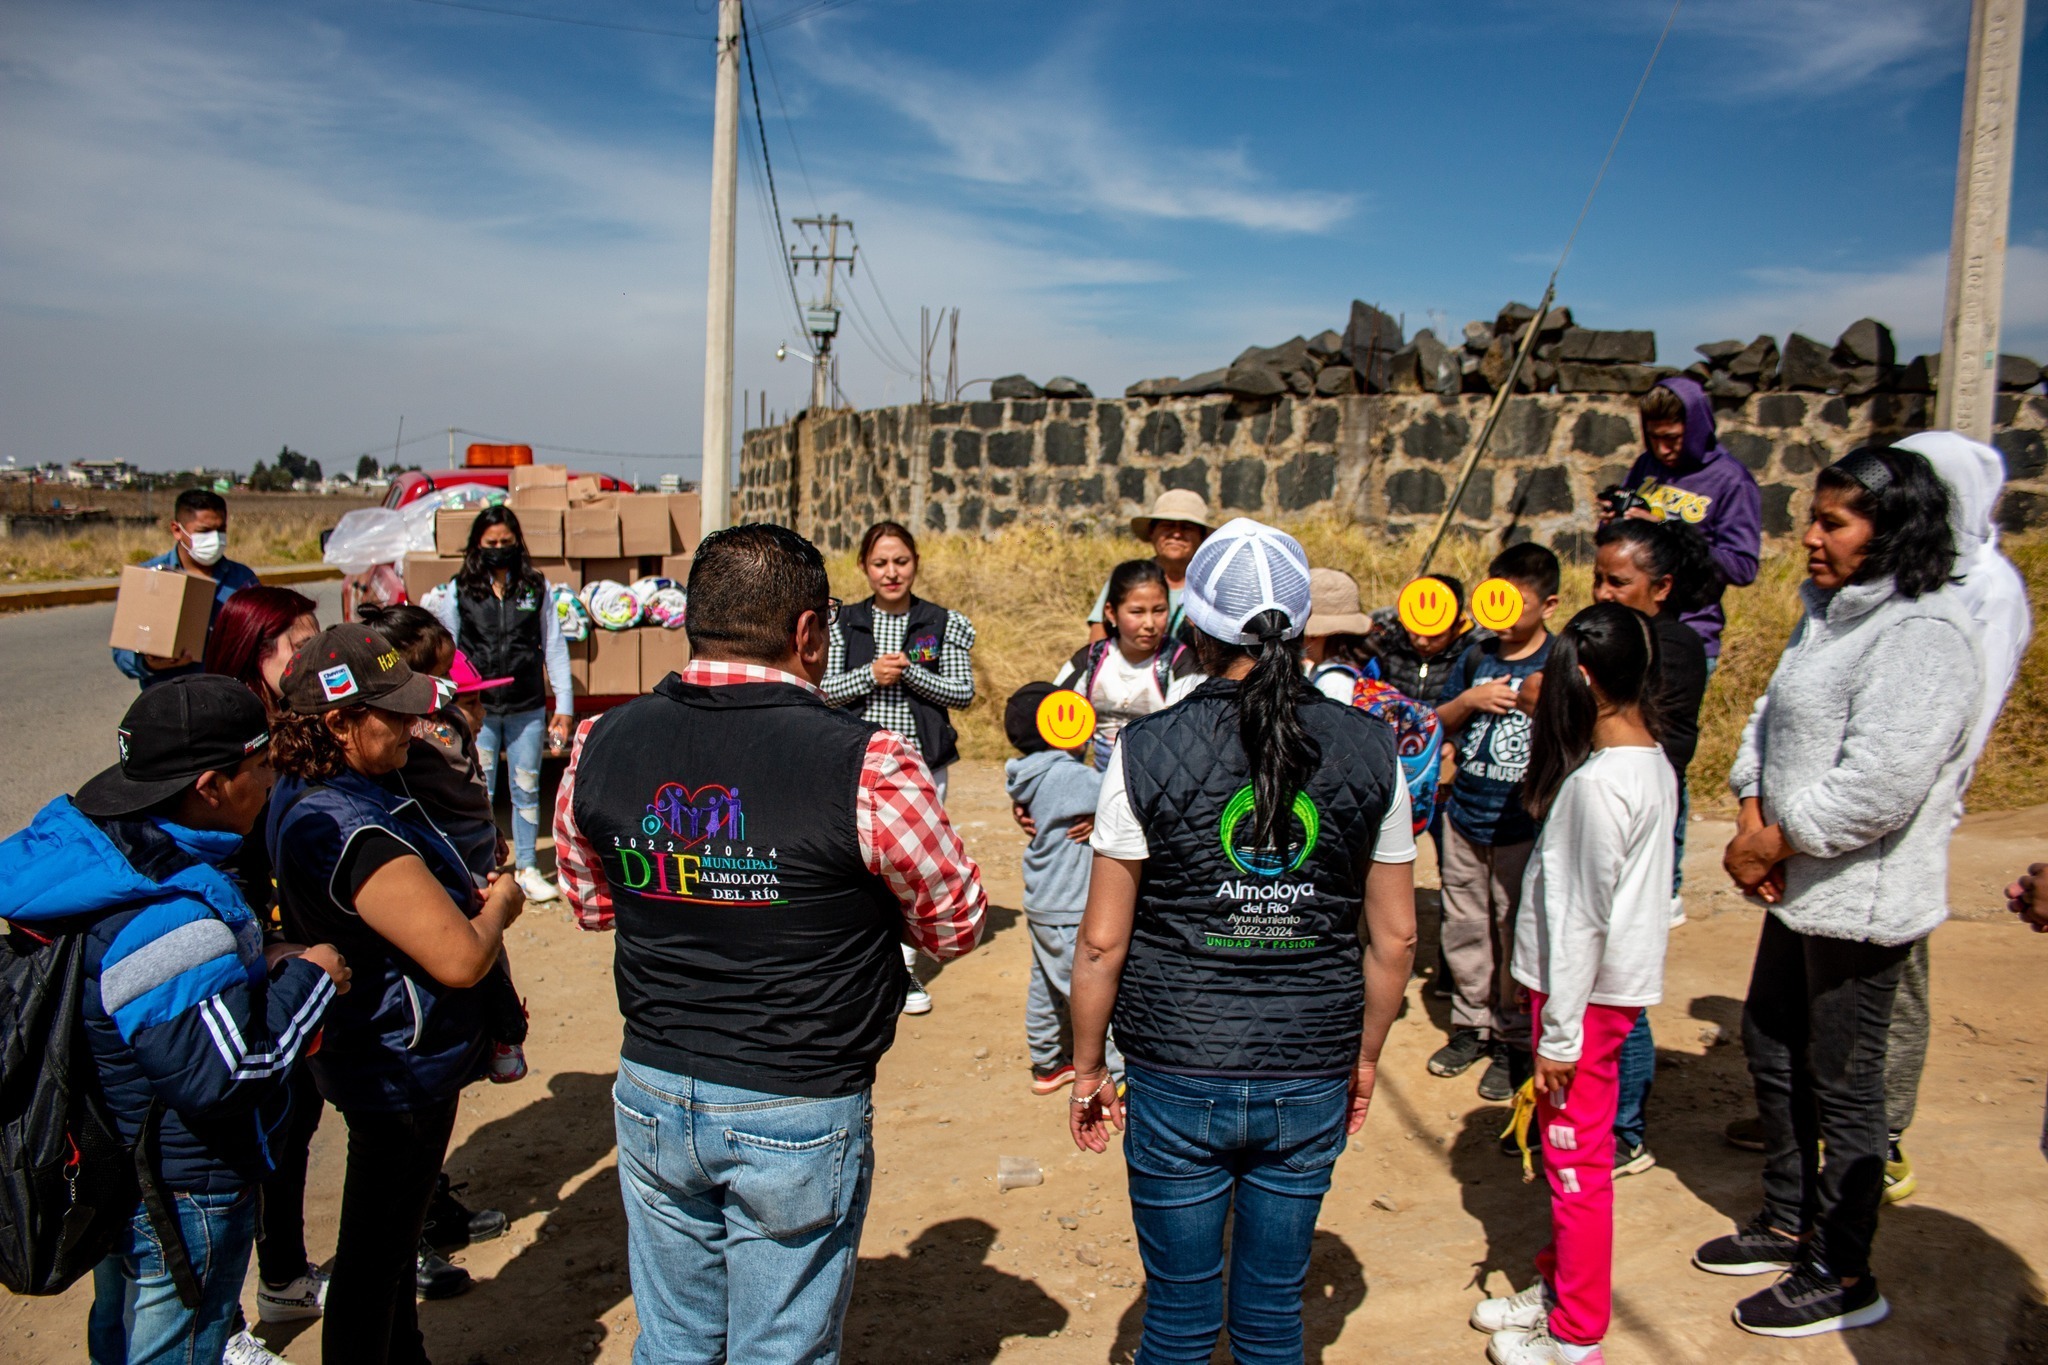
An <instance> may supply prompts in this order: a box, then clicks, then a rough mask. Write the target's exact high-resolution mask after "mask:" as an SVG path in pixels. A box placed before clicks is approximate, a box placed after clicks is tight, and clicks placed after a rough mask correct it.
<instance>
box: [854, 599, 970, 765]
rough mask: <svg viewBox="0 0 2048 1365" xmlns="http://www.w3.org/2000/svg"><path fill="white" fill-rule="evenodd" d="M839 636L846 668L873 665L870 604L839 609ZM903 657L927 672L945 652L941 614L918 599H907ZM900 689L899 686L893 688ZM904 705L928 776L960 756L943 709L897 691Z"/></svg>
mask: <svg viewBox="0 0 2048 1365" xmlns="http://www.w3.org/2000/svg"><path fill="white" fill-rule="evenodd" d="M839 637H840V639H841V640H843V641H844V642H845V644H846V666H847V668H848V669H855V668H865V667H866V666H867V665H869V664H871V663H873V662H874V661H875V599H874V598H872V597H870V598H869V599H868V600H867V601H865V602H854V603H851V604H849V605H847V606H844V607H841V608H840V609H839ZM903 652H904V653H905V654H908V655H909V656H910V661H911V662H912V663H913V664H917V665H919V666H921V667H924V668H929V669H930V670H932V672H934V673H936V672H938V671H939V660H940V659H941V658H942V657H944V655H945V652H946V609H945V608H944V607H942V606H939V605H938V604H937V603H936V602H927V601H925V600H924V599H923V598H922V597H917V596H913V597H912V598H911V599H910V620H909V621H907V622H906V623H905V624H904V627H903ZM897 686H898V687H902V686H903V685H902V684H901V683H898V684H897ZM903 695H904V697H905V698H906V699H907V700H908V701H909V702H910V714H911V716H912V717H913V718H914V719H915V720H916V722H917V734H916V735H915V736H913V738H915V739H916V740H917V751H918V753H920V754H922V755H923V756H924V765H925V766H926V767H927V768H930V769H931V770H932V771H933V772H937V771H938V770H939V769H941V768H943V767H945V766H946V765H947V764H949V763H951V762H953V760H955V759H957V758H959V757H960V748H959V742H958V736H956V735H955V734H954V733H953V717H952V715H951V714H950V713H949V712H948V711H947V710H946V708H945V707H943V706H934V705H933V704H932V703H930V702H928V701H926V700H925V699H924V698H923V697H920V696H918V695H917V693H915V692H913V691H911V690H910V689H909V688H907V687H904V688H903Z"/></svg>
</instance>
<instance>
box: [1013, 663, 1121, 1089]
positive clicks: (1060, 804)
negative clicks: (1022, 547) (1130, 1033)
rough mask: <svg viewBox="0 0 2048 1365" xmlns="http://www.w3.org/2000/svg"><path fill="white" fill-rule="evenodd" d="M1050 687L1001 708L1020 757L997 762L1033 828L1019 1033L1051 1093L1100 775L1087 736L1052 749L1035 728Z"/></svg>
mask: <svg viewBox="0 0 2048 1365" xmlns="http://www.w3.org/2000/svg"><path fill="white" fill-rule="evenodd" d="M1054 690H1055V689H1054V687H1053V685H1052V684H1051V683H1042V682H1039V683H1026V684H1025V685H1024V686H1023V687H1020V688H1018V689H1017V691H1016V693H1015V694H1014V695H1012V696H1011V698H1010V700H1009V702H1008V704H1007V705H1006V706H1005V707H1004V708H1003V731H1004V733H1005V734H1007V735H1008V736H1009V739H1010V743H1011V744H1013V745H1015V746H1016V748H1017V752H1018V753H1019V754H1021V755H1022V757H1019V758H1013V759H1011V760H1010V761H1009V762H1008V763H1006V764H1004V765H1003V776H1004V785H1005V786H1006V787H1007V788H1008V790H1009V793H1010V799H1011V800H1012V801H1014V802H1016V803H1017V805H1019V806H1021V807H1023V808H1024V811H1025V813H1026V814H1027V815H1028V816H1029V817H1030V819H1031V823H1032V825H1033V827H1034V829H1033V833H1032V836H1031V844H1030V846H1029V847H1028V848H1026V849H1025V850H1024V923H1025V926H1026V928H1028V929H1029V930H1030V933H1031V984H1030V987H1029V989H1028V991H1027V993H1026V995H1025V997H1024V1034H1025V1038H1026V1040H1027V1041H1028V1043H1029V1044H1030V1049H1031V1089H1032V1092H1033V1093H1034V1094H1039V1095H1050V1094H1052V1093H1053V1092H1055V1091H1057V1090H1058V1089H1059V1088H1060V1087H1061V1086H1063V1085H1069V1084H1071V1083H1072V1082H1073V1079H1074V1062H1073V1052H1072V1048H1071V1044H1070V1042H1069V1040H1070V1038H1071V1036H1072V1024H1071V1020H1070V1019H1069V1017H1068V1007H1067V1000H1068V997H1069V995H1070V994H1071V993H1072V989H1073V979H1074V941H1075V939H1076V938H1078V937H1079V935H1080V932H1081V912H1082V911H1083V910H1084V909H1086V908H1087V906H1088V870H1089V867H1090V866H1091V863H1092V861H1093V854H1092V853H1091V852H1090V851H1089V848H1088V834H1089V831H1090V830H1092V829H1093V828H1094V825H1095V796H1096V793H1097V791H1099V790H1100V789H1101V786H1102V774H1100V773H1098V772H1096V771H1095V770H1094V769H1093V768H1091V767H1089V766H1088V765H1087V764H1086V763H1084V762H1082V760H1081V755H1082V754H1083V753H1085V752H1086V751H1087V748H1088V743H1089V739H1090V736H1088V735H1083V736H1082V739H1081V743H1080V744H1079V746H1077V747H1076V748H1073V749H1055V748H1054V747H1052V745H1051V744H1050V743H1048V742H1047V741H1046V739H1045V738H1044V736H1042V735H1041V734H1040V733H1039V730H1038V707H1039V704H1040V703H1041V702H1043V701H1044V700H1045V699H1046V698H1047V697H1049V696H1051V695H1052V694H1053V692H1054ZM1109 1070H1110V1074H1111V1075H1112V1076H1115V1077H1116V1078H1117V1079H1118V1080H1119V1081H1120V1080H1121V1079H1122V1078H1123V1072H1124V1059H1123V1058H1122V1056H1120V1055H1119V1054H1118V1053H1117V1050H1116V1044H1115V1042H1114V1041H1112V1042H1111V1043H1110V1044H1109Z"/></svg>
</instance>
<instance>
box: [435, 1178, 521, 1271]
mask: <svg viewBox="0 0 2048 1365" xmlns="http://www.w3.org/2000/svg"><path fill="white" fill-rule="evenodd" d="M467 1188H468V1186H467V1185H457V1184H454V1183H452V1182H451V1181H450V1180H449V1179H448V1173H447V1172H446V1171H443V1172H442V1173H441V1179H440V1182H439V1183H438V1184H436V1185H435V1186H434V1202H433V1203H431V1204H429V1205H427V1221H426V1225H425V1227H424V1228H422V1230H421V1237H422V1238H423V1239H424V1240H425V1241H426V1243H427V1245H428V1246H432V1247H438V1248H440V1249H441V1250H442V1251H460V1250H462V1248H464V1247H466V1246H468V1245H469V1244H470V1243H471V1242H488V1241H490V1240H491V1239H492V1238H493V1237H496V1236H499V1235H500V1234H502V1233H503V1232H504V1231H505V1225H506V1223H507V1222H508V1221H509V1220H508V1219H507V1218H506V1217H505V1214H504V1212H503V1211H502V1210H500V1209H472V1208H470V1207H469V1206H467V1205H466V1204H464V1203H463V1202H462V1201H461V1200H460V1199H457V1198H456V1197H455V1192H456V1191H457V1190H460V1189H467ZM421 1292H423V1293H424V1292H425V1291H421Z"/></svg>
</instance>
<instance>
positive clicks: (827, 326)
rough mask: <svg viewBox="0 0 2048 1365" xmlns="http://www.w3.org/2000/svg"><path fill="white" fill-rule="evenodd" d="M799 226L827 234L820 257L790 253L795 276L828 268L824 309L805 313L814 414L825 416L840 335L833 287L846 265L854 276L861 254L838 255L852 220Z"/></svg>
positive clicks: (825, 220)
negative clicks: (800, 270)
mask: <svg viewBox="0 0 2048 1365" xmlns="http://www.w3.org/2000/svg"><path fill="white" fill-rule="evenodd" d="M789 221H790V222H792V223H794V224H796V226H798V227H800V228H803V227H814V228H817V229H819V230H820V231H822V232H824V233H825V234H826V237H825V251H824V254H823V255H820V254H819V253H818V249H817V248H816V247H813V248H811V252H810V254H809V255H807V256H806V255H799V254H798V253H797V250H796V248H795V247H791V248H790V250H789V268H790V271H791V273H795V271H796V268H797V266H798V265H799V264H803V263H806V262H808V263H809V265H810V267H811V273H812V274H813V275H815V274H817V273H818V267H819V266H821V265H822V266H824V267H825V302H824V305H823V306H822V307H820V306H819V305H817V304H815V303H814V304H812V305H811V306H810V307H809V308H808V309H806V310H805V312H804V326H805V327H806V328H807V329H809V331H810V334H811V355H812V357H813V358H814V360H815V363H814V364H813V365H812V366H811V410H812V411H813V412H822V411H824V410H825V409H826V408H828V407H830V406H831V405H832V373H833V370H832V341H833V338H834V337H836V336H838V335H839V306H838V303H837V299H838V295H837V294H836V293H835V292H834V289H833V285H834V283H835V282H836V281H837V279H838V277H839V267H840V266H842V265H844V266H845V267H846V273H847V274H848V275H851V274H853V258H854V255H855V254H857V253H858V252H859V250H860V248H859V247H855V248H853V249H852V251H850V252H848V254H846V255H844V256H842V255H840V254H839V229H841V228H845V229H846V230H847V231H848V232H849V233H850V232H852V231H853V220H852V219H851V218H841V217H840V216H839V215H838V214H836V213H835V214H833V215H832V216H831V217H829V218H792V219H790V220H789Z"/></svg>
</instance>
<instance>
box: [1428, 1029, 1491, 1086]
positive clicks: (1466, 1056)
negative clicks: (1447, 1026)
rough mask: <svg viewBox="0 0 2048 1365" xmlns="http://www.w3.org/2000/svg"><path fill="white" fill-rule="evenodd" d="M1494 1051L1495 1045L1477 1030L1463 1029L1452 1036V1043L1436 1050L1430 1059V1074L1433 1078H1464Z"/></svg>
mask: <svg viewBox="0 0 2048 1365" xmlns="http://www.w3.org/2000/svg"><path fill="white" fill-rule="evenodd" d="M1492 1050H1493V1044H1491V1043H1489V1042H1487V1041H1486V1039H1484V1038H1482V1037H1480V1036H1479V1030H1478V1029H1476V1028H1461V1029H1459V1030H1458V1031H1457V1032H1456V1033H1453V1034H1452V1035H1451V1041H1450V1042H1448V1043H1445V1044H1444V1045H1443V1046H1442V1047H1440V1048H1438V1049H1437V1050H1436V1054H1435V1055H1434V1056H1432V1057H1431V1058H1430V1059H1429V1074H1430V1075H1432V1076H1462V1075H1464V1074H1465V1073H1466V1072H1467V1071H1469V1070H1471V1069H1472V1064H1473V1063H1474V1062H1476V1061H1478V1060H1479V1059H1480V1058H1481V1057H1484V1056H1486V1055H1487V1054H1488V1053H1489V1052H1491V1051H1492Z"/></svg>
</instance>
